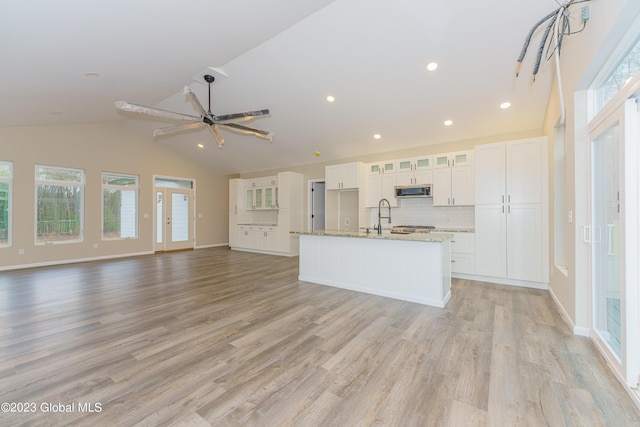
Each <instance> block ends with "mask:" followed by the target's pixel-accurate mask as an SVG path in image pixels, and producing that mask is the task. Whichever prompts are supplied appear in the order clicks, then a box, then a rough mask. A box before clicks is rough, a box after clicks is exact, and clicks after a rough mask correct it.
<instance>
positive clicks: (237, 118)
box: [214, 109, 269, 123]
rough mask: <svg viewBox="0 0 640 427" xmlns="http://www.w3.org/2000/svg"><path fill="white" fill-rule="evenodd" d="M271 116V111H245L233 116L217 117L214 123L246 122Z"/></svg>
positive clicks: (223, 115)
mask: <svg viewBox="0 0 640 427" xmlns="http://www.w3.org/2000/svg"><path fill="white" fill-rule="evenodd" d="M267 114H269V110H268V109H265V110H256V111H245V112H244V113H233V114H222V115H220V116H215V119H214V121H215V122H216V123H222V122H233V123H235V122H244V121H246V120H251V119H253V118H255V117H259V116H264V115H267Z"/></svg>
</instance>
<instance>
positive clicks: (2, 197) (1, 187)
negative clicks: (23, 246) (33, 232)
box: [0, 161, 13, 247]
mask: <svg viewBox="0 0 640 427" xmlns="http://www.w3.org/2000/svg"><path fill="white" fill-rule="evenodd" d="M12 178H13V164H12V163H11V162H3V161H0V247H3V246H10V245H11V209H10V208H11V180H12Z"/></svg>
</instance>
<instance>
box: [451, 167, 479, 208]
mask: <svg viewBox="0 0 640 427" xmlns="http://www.w3.org/2000/svg"><path fill="white" fill-rule="evenodd" d="M474 201H475V198H474V185H473V168H472V167H471V165H469V166H458V167H455V168H451V204H452V205H457V206H469V205H473V204H474Z"/></svg>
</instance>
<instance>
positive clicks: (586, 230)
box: [582, 225, 591, 245]
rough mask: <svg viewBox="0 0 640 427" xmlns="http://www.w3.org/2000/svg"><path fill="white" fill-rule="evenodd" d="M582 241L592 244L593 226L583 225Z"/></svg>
mask: <svg viewBox="0 0 640 427" xmlns="http://www.w3.org/2000/svg"><path fill="white" fill-rule="evenodd" d="M582 241H584V242H585V243H586V244H587V245H590V244H591V226H590V225H585V226H584V227H582Z"/></svg>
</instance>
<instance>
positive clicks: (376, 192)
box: [366, 173, 382, 208]
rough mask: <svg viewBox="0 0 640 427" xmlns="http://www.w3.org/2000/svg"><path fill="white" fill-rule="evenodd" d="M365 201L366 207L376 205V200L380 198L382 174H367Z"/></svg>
mask: <svg viewBox="0 0 640 427" xmlns="http://www.w3.org/2000/svg"><path fill="white" fill-rule="evenodd" d="M366 192H367V193H366V196H367V197H366V202H367V207H368V208H375V207H378V202H379V201H380V199H381V198H382V174H381V173H378V174H376V175H368V176H367V188H366Z"/></svg>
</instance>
